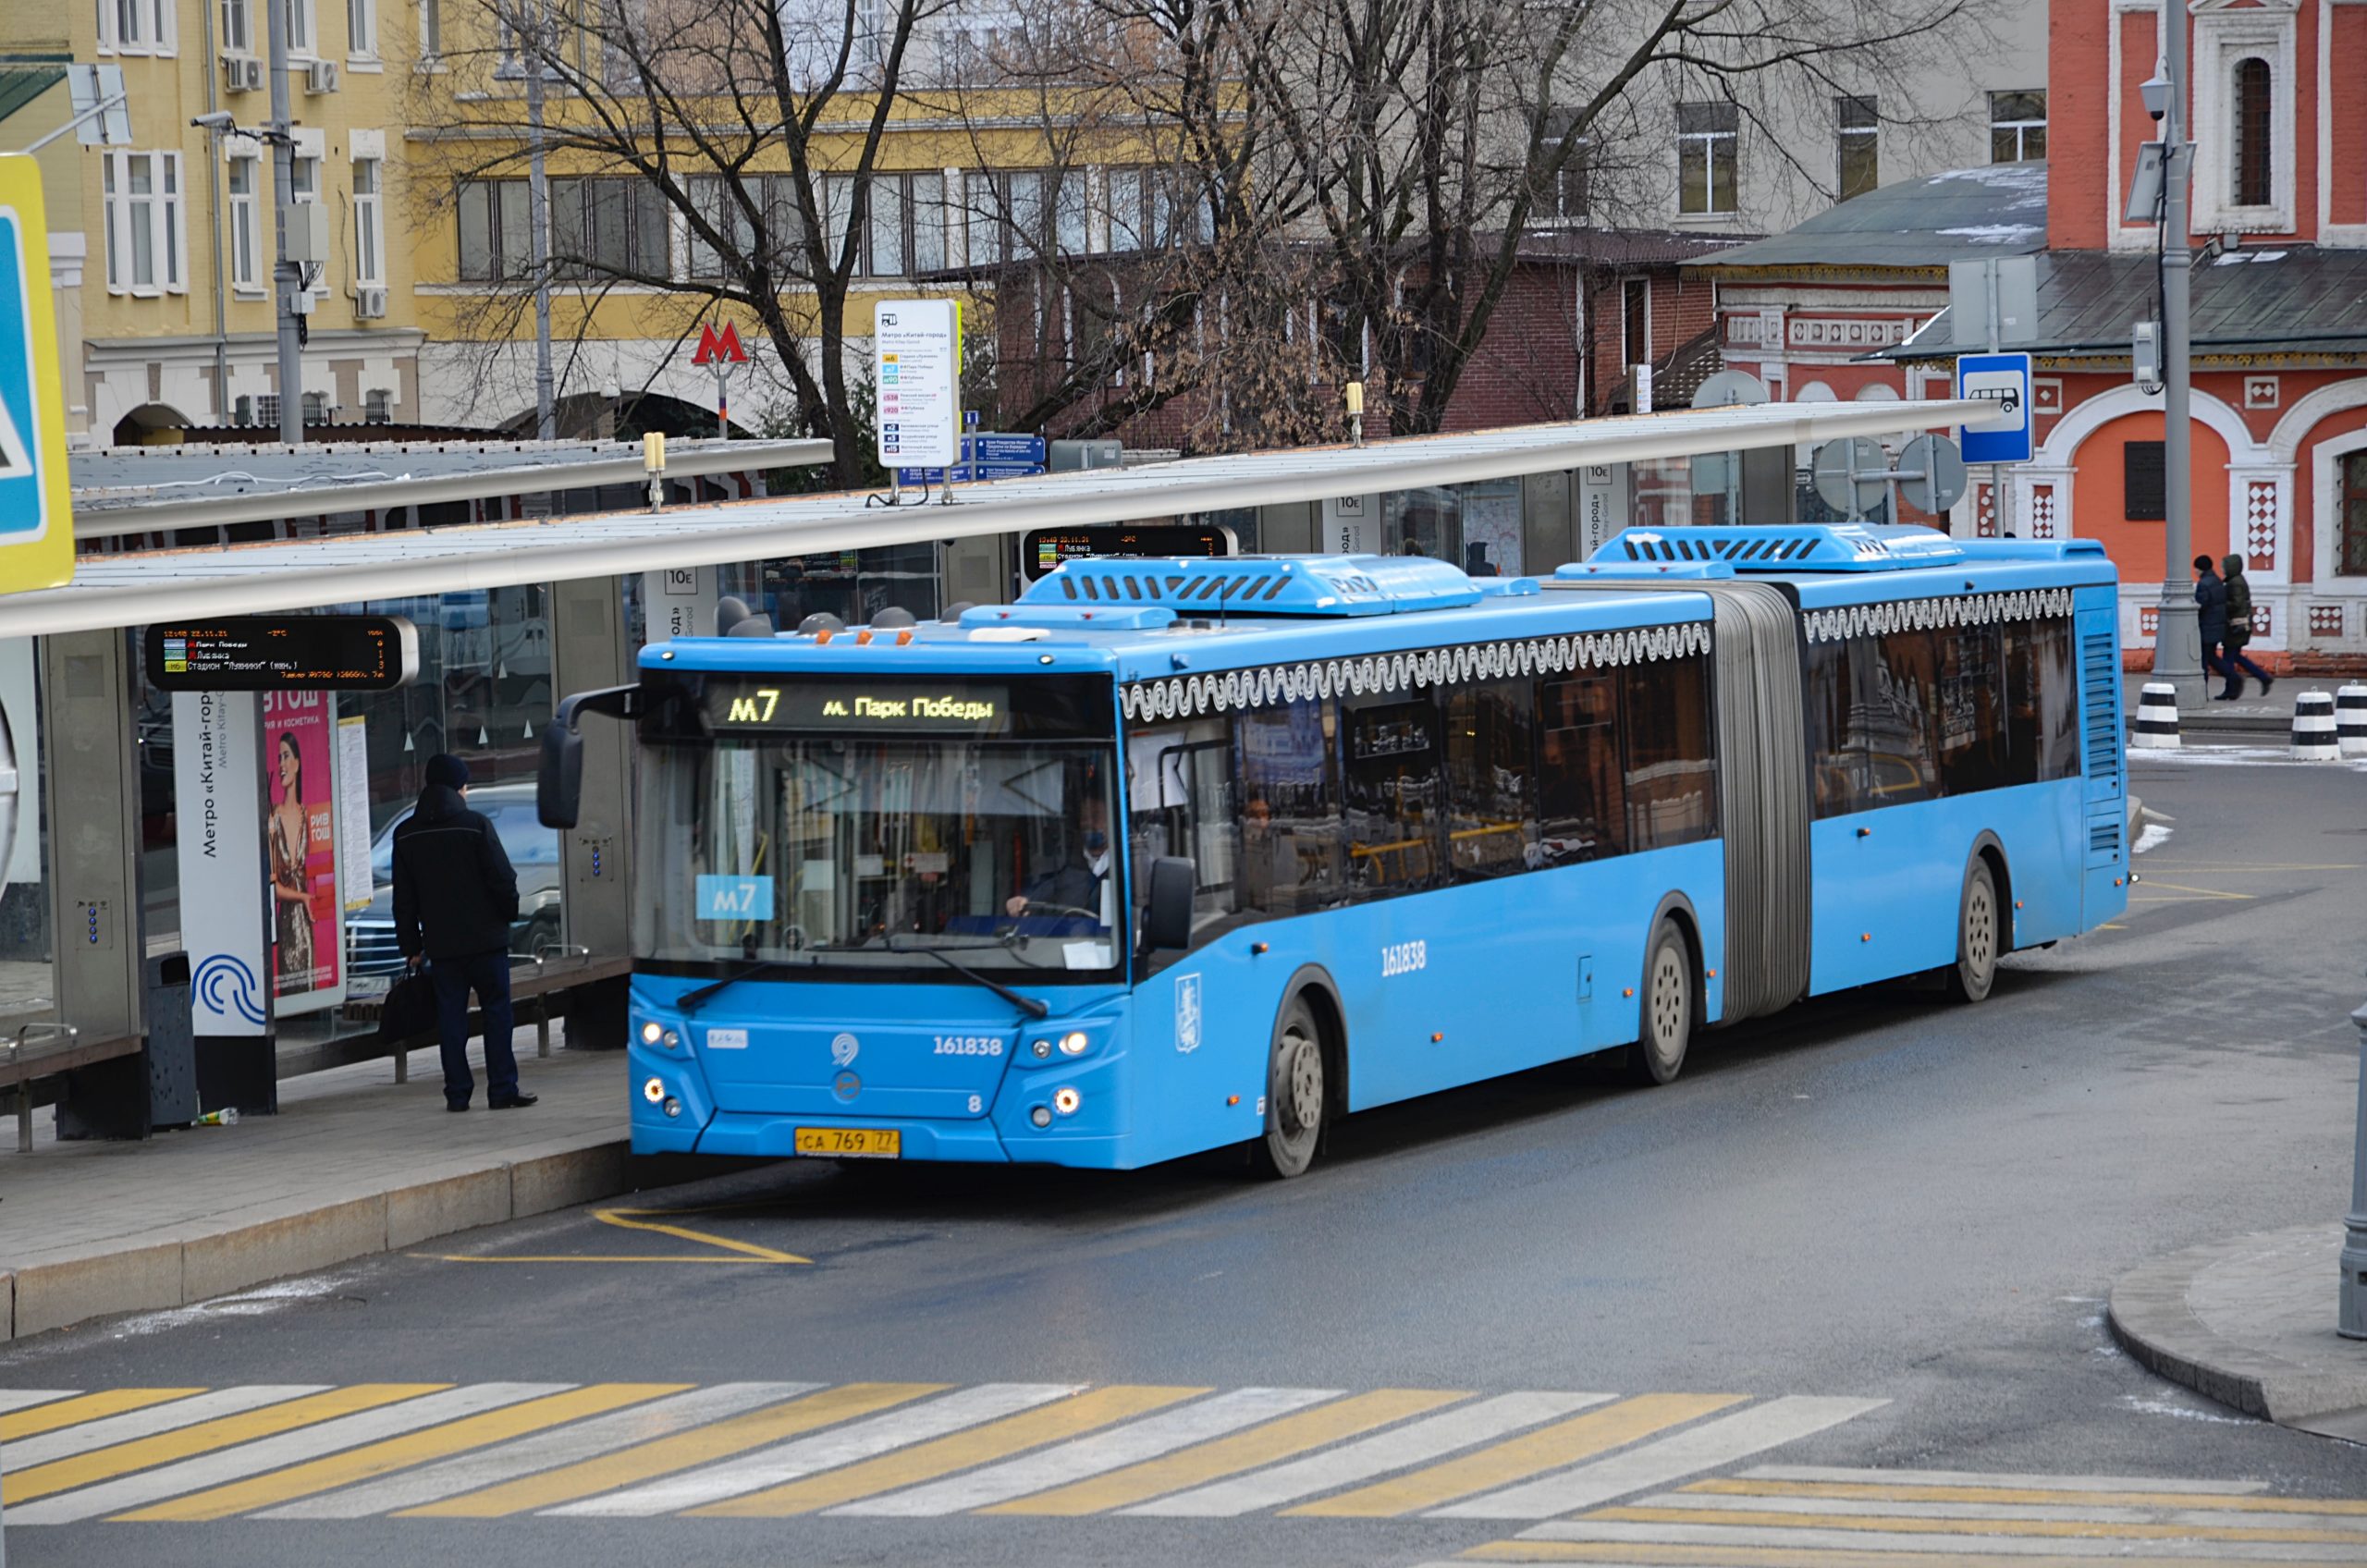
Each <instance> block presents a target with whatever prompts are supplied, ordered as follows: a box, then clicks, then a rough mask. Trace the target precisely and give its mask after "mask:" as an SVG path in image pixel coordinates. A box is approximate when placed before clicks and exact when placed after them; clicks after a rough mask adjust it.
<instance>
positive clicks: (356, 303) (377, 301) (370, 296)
mask: <svg viewBox="0 0 2367 1568" xmlns="http://www.w3.org/2000/svg"><path fill="white" fill-rule="evenodd" d="M353 313H354V314H355V315H356V316H359V317H363V318H369V317H373V316H383V315H385V314H386V290H385V289H383V288H357V289H355V290H354V291H353Z"/></svg>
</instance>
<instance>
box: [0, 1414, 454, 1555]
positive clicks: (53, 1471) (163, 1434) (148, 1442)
mask: <svg viewBox="0 0 2367 1568" xmlns="http://www.w3.org/2000/svg"><path fill="white" fill-rule="evenodd" d="M450 1386H451V1385H450V1384H448V1383H355V1384H352V1385H350V1386H349V1387H346V1388H341V1389H325V1390H322V1391H321V1392H319V1393H316V1394H307V1395H303V1396H301V1397H300V1398H297V1399H291V1400H284V1401H281V1402H279V1403H276V1404H267V1405H264V1406H263V1407H262V1408H261V1409H258V1410H250V1411H244V1412H240V1413H239V1414H237V1415H224V1416H220V1417H217V1418H216V1419H214V1420H211V1421H201V1422H199V1423H198V1424H197V1425H195V1426H193V1427H180V1428H178V1429H177V1430H172V1431H159V1432H150V1433H143V1434H142V1435H141V1436H140V1437H138V1438H135V1439H131V1440H130V1441H129V1442H121V1443H117V1444H115V1445H113V1446H111V1447H108V1448H102V1449H93V1450H92V1451H91V1452H87V1453H80V1454H77V1455H75V1456H74V1457H72V1458H70V1459H60V1460H55V1461H53V1462H52V1463H50V1464H36V1465H34V1466H33V1467H31V1469H27V1470H11V1471H9V1472H8V1474H7V1475H6V1476H5V1477H0V1496H5V1497H6V1500H7V1502H8V1505H9V1507H10V1509H11V1510H13V1511H14V1512H12V1513H10V1514H9V1522H10V1523H11V1524H17V1525H23V1524H27V1523H30V1522H31V1519H32V1515H31V1513H30V1511H29V1510H26V1509H21V1508H18V1504H20V1503H31V1502H34V1501H36V1500H38V1499H41V1498H45V1497H48V1496H50V1495H51V1494H52V1493H54V1492H63V1491H67V1490H70V1489H72V1488H77V1487H88V1486H91V1485H92V1484H93V1483H95V1482H100V1481H104V1480H105V1479H107V1478H108V1477H109V1476H124V1475H129V1474H130V1473H131V1472H133V1471H135V1470H146V1469H149V1468H151V1467H153V1466H155V1465H159V1464H170V1463H171V1462H173V1461H174V1460H179V1459H187V1458H188V1457H190V1455H191V1454H198V1453H207V1452H212V1451H213V1450H215V1449H219V1448H227V1447H229V1446H230V1445H231V1444H233V1443H244V1442H251V1441H252V1440H254V1439H258V1438H267V1437H270V1436H272V1435H273V1434H274V1433H277V1432H290V1431H294V1430H296V1429H298V1428H300V1427H310V1426H312V1425H313V1423H314V1422H317V1421H325V1420H328V1419H330V1418H331V1417H334V1416H341V1415H349V1414H350V1413H352V1412H354V1411H361V1410H372V1409H375V1408H376V1407H377V1406H379V1405H383V1404H392V1403H396V1402H397V1401H399V1400H407V1399H412V1398H415V1397H417V1396H418V1395H420V1394H426V1393H434V1392H435V1390H438V1389H444V1388H449V1387H450ZM143 1501H145V1500H143Z"/></svg>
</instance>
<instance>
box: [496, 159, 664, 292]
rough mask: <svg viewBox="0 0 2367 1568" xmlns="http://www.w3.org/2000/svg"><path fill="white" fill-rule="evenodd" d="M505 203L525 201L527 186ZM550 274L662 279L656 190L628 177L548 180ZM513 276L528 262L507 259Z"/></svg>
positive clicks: (661, 219) (659, 199)
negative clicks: (549, 182)
mask: <svg viewBox="0 0 2367 1568" xmlns="http://www.w3.org/2000/svg"><path fill="white" fill-rule="evenodd" d="M504 183H506V184H509V185H512V186H516V187H518V190H517V191H516V193H515V194H514V195H510V196H509V197H508V198H506V199H509V200H514V201H524V200H525V199H526V192H525V187H524V185H523V183H522V182H521V181H518V180H509V181H505V182H504ZM550 202H551V271H552V272H553V273H554V274H555V275H557V276H560V277H610V278H630V277H646V278H650V279H652V280H656V279H662V278H664V277H666V276H668V267H667V259H666V202H665V199H664V198H663V197H661V196H660V195H659V194H658V193H657V190H656V187H654V186H652V185H649V184H648V183H646V182H645V181H643V180H639V179H634V178H601V179H554V180H552V181H551V190H550ZM508 259H509V263H510V265H511V268H512V270H513V271H518V272H523V271H526V270H528V268H529V267H530V266H531V257H530V256H528V255H520V256H516V257H511V258H508Z"/></svg>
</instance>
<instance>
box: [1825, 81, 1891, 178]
mask: <svg viewBox="0 0 2367 1568" xmlns="http://www.w3.org/2000/svg"><path fill="white" fill-rule="evenodd" d="M1834 120H1835V122H1836V124H1837V126H1838V129H1837V132H1836V136H1837V139H1838V143H1839V145H1838V148H1837V155H1838V158H1839V178H1838V180H1837V181H1836V183H1835V186H1834V190H1835V192H1836V196H1837V199H1838V200H1840V201H1844V202H1846V201H1847V200H1849V198H1850V197H1852V196H1863V195H1864V194H1865V193H1866V192H1867V191H1869V190H1872V189H1874V187H1876V186H1878V185H1880V184H1881V183H1882V182H1883V177H1882V140H1881V138H1882V116H1880V115H1879V114H1877V113H1876V112H1875V110H1874V101H1873V99H1871V98H1870V97H1858V96H1854V95H1853V96H1850V97H1846V98H1839V99H1835V100H1834Z"/></svg>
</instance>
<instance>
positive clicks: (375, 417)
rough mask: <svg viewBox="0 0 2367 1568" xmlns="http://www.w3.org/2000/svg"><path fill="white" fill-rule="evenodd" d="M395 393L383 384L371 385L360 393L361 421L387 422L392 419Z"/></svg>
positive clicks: (390, 421) (372, 422) (371, 422)
mask: <svg viewBox="0 0 2367 1568" xmlns="http://www.w3.org/2000/svg"><path fill="white" fill-rule="evenodd" d="M394 404H395V395H394V394H393V393H391V392H389V391H387V390H386V388H385V387H383V386H373V387H372V388H370V390H368V391H367V392H364V393H363V394H362V423H364V424H387V423H392V422H393V420H394Z"/></svg>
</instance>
